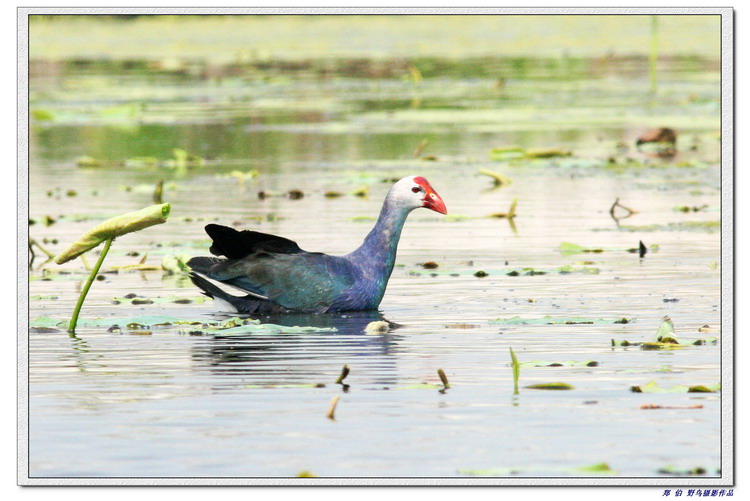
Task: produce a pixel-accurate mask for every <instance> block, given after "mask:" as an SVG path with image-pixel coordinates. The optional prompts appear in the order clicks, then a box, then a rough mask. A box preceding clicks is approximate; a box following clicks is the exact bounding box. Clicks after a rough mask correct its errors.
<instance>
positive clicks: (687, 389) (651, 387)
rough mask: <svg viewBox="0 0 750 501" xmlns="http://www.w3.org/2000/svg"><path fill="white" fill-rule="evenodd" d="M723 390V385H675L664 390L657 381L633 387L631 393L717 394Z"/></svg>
mask: <svg viewBox="0 0 750 501" xmlns="http://www.w3.org/2000/svg"><path fill="white" fill-rule="evenodd" d="M719 390H721V384H720V383H719V384H715V385H713V386H705V385H695V386H685V385H681V384H678V385H675V386H672V387H671V388H669V389H665V388H662V387H661V386H659V384H658V383H657V382H656V381H649V382H648V383H646V384H644V385H641V386H631V387H630V391H632V392H633V393H716V392H718V391H719Z"/></svg>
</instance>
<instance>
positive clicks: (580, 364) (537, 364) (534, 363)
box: [520, 360, 599, 367]
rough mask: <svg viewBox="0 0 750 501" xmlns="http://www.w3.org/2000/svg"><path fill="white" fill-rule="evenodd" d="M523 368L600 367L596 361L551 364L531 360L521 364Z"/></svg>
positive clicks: (569, 361)
mask: <svg viewBox="0 0 750 501" xmlns="http://www.w3.org/2000/svg"><path fill="white" fill-rule="evenodd" d="M520 366H521V367H598V366H599V362H597V361H596V360H582V361H576V360H565V361H563V362H549V361H545V360H529V361H528V362H521V364H520Z"/></svg>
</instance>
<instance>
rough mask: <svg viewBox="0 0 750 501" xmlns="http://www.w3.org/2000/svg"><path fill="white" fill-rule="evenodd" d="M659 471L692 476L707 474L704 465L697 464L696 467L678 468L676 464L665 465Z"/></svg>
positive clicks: (667, 473) (666, 473)
mask: <svg viewBox="0 0 750 501" xmlns="http://www.w3.org/2000/svg"><path fill="white" fill-rule="evenodd" d="M658 471H659V473H662V474H665V475H681V476H682V475H684V476H692V475H705V474H706V473H708V472H707V470H706V469H705V468H703V467H702V466H696V467H695V468H687V469H686V468H677V467H675V466H665V467H664V468H659V470H658Z"/></svg>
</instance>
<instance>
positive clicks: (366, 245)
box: [350, 198, 410, 281]
mask: <svg viewBox="0 0 750 501" xmlns="http://www.w3.org/2000/svg"><path fill="white" fill-rule="evenodd" d="M409 212H410V210H409V209H407V208H403V207H398V206H395V205H394V204H393V203H391V201H390V200H389V199H388V198H386V200H385V203H383V208H382V209H381V210H380V216H379V217H378V221H377V222H376V223H375V226H374V227H373V229H372V231H370V233H369V234H368V235H367V237H365V241H364V242H363V243H362V245H361V246H360V247H359V249H357V250H355V251H354V252H352V253H351V254H350V256H351V257H352V258H353V259H354V260H355V261H356V262H357V263H358V264H359V265H360V266H361V267H362V268H363V270H364V271H365V272H366V273H367V274H370V273H373V274H376V275H379V277H380V278H384V279H385V280H386V281H387V280H388V277H390V275H391V271H393V265H394V264H395V262H396V249H397V247H398V241H399V239H400V238H401V229H402V228H403V227H404V222H406V217H407V216H408V215H409Z"/></svg>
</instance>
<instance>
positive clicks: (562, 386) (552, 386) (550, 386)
mask: <svg viewBox="0 0 750 501" xmlns="http://www.w3.org/2000/svg"><path fill="white" fill-rule="evenodd" d="M524 388H528V389H529V390H572V389H573V386H572V385H570V384H568V383H562V382H555V383H539V384H531V385H529V386H524Z"/></svg>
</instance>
